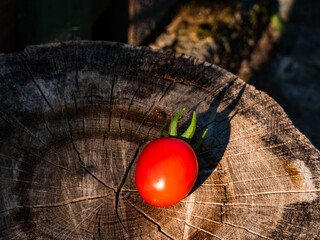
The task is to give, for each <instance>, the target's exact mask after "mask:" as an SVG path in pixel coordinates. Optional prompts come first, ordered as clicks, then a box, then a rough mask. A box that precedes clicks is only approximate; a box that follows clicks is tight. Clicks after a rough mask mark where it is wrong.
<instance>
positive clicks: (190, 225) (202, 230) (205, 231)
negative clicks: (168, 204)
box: [168, 216, 224, 240]
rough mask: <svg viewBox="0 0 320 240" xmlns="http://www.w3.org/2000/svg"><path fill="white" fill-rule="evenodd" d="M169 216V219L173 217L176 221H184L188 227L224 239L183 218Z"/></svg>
mask: <svg viewBox="0 0 320 240" xmlns="http://www.w3.org/2000/svg"><path fill="white" fill-rule="evenodd" d="M168 217H169V216H168ZM169 218H171V219H173V220H176V221H178V222H183V223H185V224H186V225H188V226H189V227H192V228H194V229H197V230H199V231H201V232H204V233H206V234H208V235H210V236H211V237H214V238H216V239H219V240H224V239H223V238H220V237H218V236H217V235H215V234H213V233H211V232H209V231H207V230H204V229H202V228H200V227H197V226H195V225H192V224H190V223H187V222H186V221H185V220H181V219H179V218H174V217H169Z"/></svg>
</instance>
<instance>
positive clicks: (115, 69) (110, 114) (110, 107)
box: [107, 56, 119, 136]
mask: <svg viewBox="0 0 320 240" xmlns="http://www.w3.org/2000/svg"><path fill="white" fill-rule="evenodd" d="M118 60H119V56H117V57H116V58H115V62H114V66H113V68H112V72H111V76H112V77H111V90H110V99H109V122H108V132H107V136H108V135H109V132H110V128H111V117H112V98H113V90H114V85H115V81H116V73H117V66H118Z"/></svg>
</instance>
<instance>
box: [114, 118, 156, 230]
mask: <svg viewBox="0 0 320 240" xmlns="http://www.w3.org/2000/svg"><path fill="white" fill-rule="evenodd" d="M154 126H155V123H154V124H153V125H152V126H151V127H150V128H149V130H148V132H147V134H146V137H145V138H144V140H143V141H141V143H140V144H139V146H138V147H137V149H136V151H135V153H134V155H133V158H132V159H131V161H130V162H129V165H128V166H127V168H126V171H125V173H124V176H123V178H122V180H121V182H120V184H119V186H118V187H117V189H116V197H115V210H116V215H117V218H118V219H119V222H120V223H121V225H122V226H123V228H124V229H125V230H126V228H125V227H124V225H123V222H122V220H121V218H120V215H119V209H118V206H119V197H120V193H121V190H122V187H123V185H124V184H125V182H126V180H127V177H128V174H129V172H130V170H131V168H132V165H133V163H134V162H135V160H136V158H137V156H138V153H139V152H140V149H141V147H142V146H143V145H144V143H145V140H146V139H147V138H148V136H149V133H150V131H151V129H152V128H153V127H154Z"/></svg>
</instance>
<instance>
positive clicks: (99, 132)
mask: <svg viewBox="0 0 320 240" xmlns="http://www.w3.org/2000/svg"><path fill="white" fill-rule="evenodd" d="M0 98H1V99H0V100H1V105H0V171H1V178H0V181H1V190H0V191H1V195H0V234H1V237H2V238H3V239H140V238H141V239H228V240H229V239H319V238H320V235H319V229H320V217H319V216H320V206H319V192H320V189H319V173H320V171H319V168H320V166H319V165H320V164H319V151H318V150H317V149H315V148H314V147H313V146H312V145H311V143H310V142H309V140H308V139H306V137H305V136H303V135H302V134H301V133H300V132H299V131H298V130H297V129H296V128H295V127H294V126H293V125H292V123H291V121H290V120H289V119H288V117H287V116H286V114H285V113H284V111H283V110H282V108H281V107H280V106H279V105H278V104H277V103H276V102H275V101H274V100H273V99H272V98H270V97H269V96H268V95H267V94H265V93H263V92H260V91H258V90H256V89H255V88H254V87H252V86H250V85H248V84H246V83H244V82H243V81H242V80H240V79H238V78H237V77H236V76H234V75H232V74H230V73H228V72H227V71H225V70H223V69H221V68H219V67H217V66H215V65H211V64H209V63H206V62H202V61H200V60H197V59H195V58H192V57H187V56H185V55H175V54H174V53H162V52H159V51H155V50H151V49H148V48H143V47H136V48H135V47H132V46H129V45H120V44H116V43H105V42H69V43H61V44H53V45H44V46H31V47H28V48H26V49H25V51H23V52H22V53H16V54H8V55H0ZM183 107H186V108H187V109H188V110H189V112H188V114H184V117H183V118H182V121H181V125H182V127H183V126H187V125H188V123H189V121H190V115H191V111H193V110H195V111H196V112H197V113H198V130H199V133H200V132H202V131H201V130H203V129H205V128H208V129H209V132H208V135H207V137H206V139H205V141H204V143H203V145H202V146H201V148H200V149H198V151H197V152H196V153H197V156H198V160H199V164H200V175H199V179H198V180H197V183H196V187H195V189H194V190H193V192H192V194H190V195H189V196H188V197H187V198H185V199H184V200H183V201H182V202H180V203H178V204H176V205H174V206H172V207H168V208H157V207H153V206H150V205H148V204H146V203H145V202H144V201H143V200H142V199H141V197H140V196H139V194H138V192H137V190H136V186H135V182H134V171H135V164H136V160H137V156H138V155H139V153H140V151H141V150H142V149H143V147H144V146H145V144H146V143H148V141H150V140H152V139H155V138H157V137H158V135H159V130H160V128H161V126H162V125H163V124H164V122H169V121H170V120H171V119H172V117H173V116H174V115H176V113H177V112H178V111H179V110H180V109H181V108H183ZM199 133H198V134H199ZM198 137H199V135H198ZM177 171H179V169H177Z"/></svg>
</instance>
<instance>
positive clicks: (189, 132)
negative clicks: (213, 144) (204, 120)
mask: <svg viewBox="0 0 320 240" xmlns="http://www.w3.org/2000/svg"><path fill="white" fill-rule="evenodd" d="M196 119H197V116H196V112H193V116H192V120H191V124H190V126H189V127H188V129H187V130H186V131H185V132H184V133H183V134H182V135H181V137H182V138H184V139H188V140H190V139H191V138H192V137H193V135H194V133H195V131H196Z"/></svg>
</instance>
